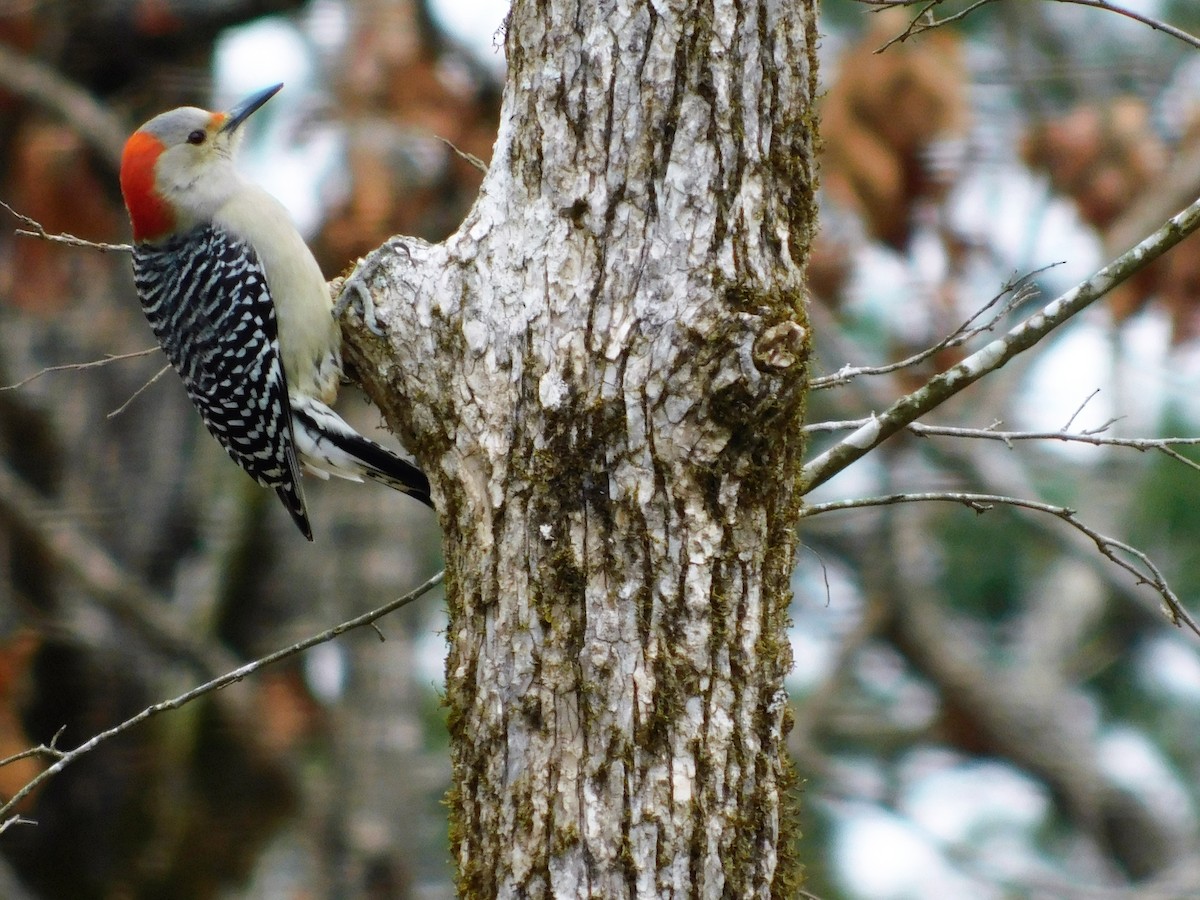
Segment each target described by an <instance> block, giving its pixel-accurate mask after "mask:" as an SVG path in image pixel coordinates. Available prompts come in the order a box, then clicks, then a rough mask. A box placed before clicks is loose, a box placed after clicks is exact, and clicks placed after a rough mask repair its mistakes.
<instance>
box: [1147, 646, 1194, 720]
mask: <svg viewBox="0 0 1200 900" xmlns="http://www.w3.org/2000/svg"><path fill="white" fill-rule="evenodd" d="M1137 663H1138V674H1139V676H1140V677H1141V680H1142V681H1143V682H1144V683H1145V684H1147V685H1149V686H1150V687H1151V688H1153V689H1155V690H1157V691H1161V692H1162V693H1164V694H1168V695H1170V696H1171V697H1173V698H1174V699H1176V700H1182V701H1184V702H1187V703H1190V704H1193V705H1194V704H1197V703H1200V655H1197V653H1196V649H1195V648H1194V647H1192V646H1190V645H1188V644H1186V643H1184V642H1183V641H1181V640H1179V639H1178V638H1177V637H1176V636H1175V635H1173V634H1172V635H1163V636H1160V637H1155V638H1152V639H1150V640H1148V641H1146V642H1144V643H1143V644H1142V646H1141V647H1140V648H1139V650H1138V654H1137Z"/></svg>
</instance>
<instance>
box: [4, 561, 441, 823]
mask: <svg viewBox="0 0 1200 900" xmlns="http://www.w3.org/2000/svg"><path fill="white" fill-rule="evenodd" d="M445 575H446V573H445V570H443V571H441V572H438V573H437V574H436V575H434V576H433V577H432V578H430V579H428V580H427V581H426V582H425V583H423V584H421V585H419V586H418V587H416V588H414V589H413V590H411V591H409V592H408V593H407V594H405V595H404V596H403V597H398V598H397V599H395V600H392V601H390V602H389V603H385V604H384V605H383V606H380V607H378V608H376V609H373V610H371V611H370V612H367V613H363V614H362V615H361V616H356V617H355V618H353V619H349V620H347V621H345V622H343V623H342V624H340V625H335V626H334V627H333V628H330V629H328V630H326V631H322V632H321V633H320V634H315V635H313V636H312V637H309V638H306V639H304V640H302V641H298V642H297V643H295V644H291V645H290V646H287V647H284V648H283V649H281V650H276V651H275V652H274V653H269V654H267V655H266V656H263V657H260V658H258V659H256V660H254V661H253V662H249V663H246V664H245V665H244V666H239V667H238V668H236V669H234V670H232V671H230V672H226V673H225V674H224V675H221V676H220V677H218V678H214V679H212V680H211V681H206V682H205V683H204V684H201V685H199V686H197V687H194V688H192V689H191V690H189V691H185V692H184V693H182V694H180V695H179V696H177V697H173V698H171V699H170V700H163V701H161V702H160V703H155V704H154V705H153V706H148V707H146V708H145V709H143V710H142V711H141V712H140V713H138V714H137V715H135V716H132V717H130V718H128V719H126V720H125V721H123V722H121V723H120V724H118V725H114V726H113V727H112V728H109V729H107V730H105V731H101V732H100V733H98V734H96V735H93V736H92V737H91V738H89V739H88V740H86V741H84V742H83V743H82V744H80V745H79V746H78V747H76V748H75V749H74V750H68V751H65V752H64V751H58V750H55V753H58V754H61V755H58V756H57V757H56V758H55V761H54V763H53V764H51V765H50V766H49V767H47V768H46V769H45V770H44V771H42V772H40V773H39V774H38V775H36V776H35V777H34V778H33V779H31V780H30V781H29V782H28V783H27V784H26V785H25V786H24V787H23V788H21V789H20V790H19V791H17V792H16V793H15V794H13V796H12V799H10V800H9V801H8V802H7V803H5V804H4V805H3V806H0V820H3V821H0V833H3V832H4V831H5V829H7V828H8V827H9V826H11V825H14V824H17V818H18V817H16V816H12V817H11V818H8V819H7V820H5V818H4V817H5V816H10V814H11V813H12V810H13V809H14V808H15V807H16V805H17V804H18V803H20V802H21V801H22V800H23V799H24V798H25V797H27V796H28V795H29V794H30V793H31V792H32V791H34V790H35V789H36V788H37V787H38V785H40V784H42V783H43V782H45V781H47V780H48V779H50V778H53V777H54V776H55V775H57V774H58V773H59V772H61V771H62V770H63V769H65V768H66V767H67V766H69V765H70V764H71V763H73V762H75V760H77V759H79V757H81V756H83V755H84V754H86V753H89V752H91V751H92V750H94V749H95V748H96V747H97V746H98V745H99V744H101V743H103V742H104V741H106V740H108V739H109V738H113V737H116V736H117V735H119V734H123V733H124V732H126V731H128V730H129V729H131V728H133V727H135V726H137V725H140V724H141V723H142V722H145V721H146V720H147V719H150V718H152V717H154V716H156V715H158V714H159V713H164V712H168V711H169V710H173V709H179V708H180V707H181V706H185V705H186V704H188V703H190V702H192V701H193V700H195V699H196V698H197V697H202V696H203V695H205V694H208V693H211V692H213V691H218V690H220V689H221V688H224V687H228V686H229V685H231V684H233V683H235V682H238V681H241V680H242V679H243V678H245V677H247V676H248V675H251V674H253V673H254V672H257V671H258V670H259V669H262V668H264V667H266V666H269V665H271V664H272V663H277V662H279V661H280V660H283V659H287V658H288V657H290V656H295V655H296V654H297V653H301V652H303V651H305V650H308V649H309V648H310V647H315V646H316V645H317V644H324V643H326V642H327V641H331V640H333V639H334V638H336V637H338V636H339V635H341V634H344V633H345V632H347V631H351V630H353V629H355V628H361V627H362V626H364V625H370V624H372V623H373V622H374V621H375V620H376V619H380V618H382V617H383V616H386V615H387V614H388V613H390V612H394V611H395V610H397V609H400V608H401V607H402V606H407V605H408V604H410V603H412V602H413V601H414V600H417V599H418V598H419V597H421V596H423V595H424V594H426V593H428V592H429V591H431V590H432V589H433V588H435V587H437V585H439V584H441V583H442V580H443V579H444V578H445ZM60 733H61V732H60ZM51 744H53V741H52V742H51Z"/></svg>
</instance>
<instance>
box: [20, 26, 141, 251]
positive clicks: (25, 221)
mask: <svg viewBox="0 0 1200 900" xmlns="http://www.w3.org/2000/svg"><path fill="white" fill-rule="evenodd" d="M2 51H3V47H2V46H0V52H2ZM0 206H3V207H4V208H5V209H7V210H8V211H9V212H10V213H12V214H13V215H14V216H16V217H17V218H18V219H19V220H20V221H21V224H22V225H24V226H25V227H24V228H18V229H17V230H16V233H17V234H19V235H23V236H24V237H35V238H41V239H42V240H44V241H53V242H54V243H56V244H66V245H67V246H68V247H87V248H89V249H91V250H99V251H100V252H101V253H110V252H120V253H129V252H131V251H132V250H133V246H132V245H130V244H105V243H103V242H99V241H89V240H86V239H85V238H81V237H76V236H75V235H73V234H66V233H62V234H50V232H48V231H46V228H45V226H43V225H42V223H41V222H39V221H37V220H36V219H31V218H30V217H29V216H26V215H24V214H22V213H19V212H17V211H16V210H15V209H13V208H12V207H11V206H9V205H8V204H7V203H5V202H4V201H3V200H0Z"/></svg>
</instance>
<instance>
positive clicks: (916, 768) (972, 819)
mask: <svg viewBox="0 0 1200 900" xmlns="http://www.w3.org/2000/svg"><path fill="white" fill-rule="evenodd" d="M905 765H906V766H907V767H908V768H909V770H910V771H909V773H908V774H911V775H915V776H918V777H916V778H914V780H913V781H912V783H911V784H910V785H909V786H908V787H907V788H906V789H905V790H904V792H903V794H902V796H901V798H900V801H899V806H900V809H901V811H903V812H907V813H909V815H910V816H911V817H912V820H913V821H914V822H916V823H917V824H918V825H920V826H921V827H922V828H923V829H925V830H926V831H928V832H929V833H930V834H931V835H934V836H936V837H938V838H940V839H941V840H943V841H946V842H947V843H948V844H953V845H960V844H966V843H970V842H973V841H974V840H976V839H977V838H978V837H980V835H981V834H982V833H984V832H1004V831H1006V832H1018V833H1022V834H1023V833H1025V832H1026V831H1027V830H1029V829H1035V828H1037V827H1039V826H1040V825H1041V823H1042V822H1043V821H1044V819H1045V818H1046V816H1047V814H1048V813H1049V812H1050V800H1049V797H1048V796H1047V794H1046V791H1045V790H1044V789H1043V788H1041V787H1040V786H1039V785H1038V784H1037V783H1036V782H1034V781H1033V780H1032V779H1030V778H1028V777H1026V776H1024V775H1022V774H1021V773H1020V772H1018V771H1017V770H1016V769H1014V768H1012V767H1011V766H1007V765H1004V764H1002V763H998V762H987V761H984V762H974V761H970V762H964V763H957V762H956V761H955V759H954V757H953V755H952V754H948V753H947V752H945V751H931V750H925V751H917V752H916V753H915V754H913V755H912V756H911V757H910V758H909V759H908V760H906V761H905ZM924 766H929V767H930V769H931V770H930V771H929V772H928V773H925V774H922V773H921V772H920V769H921V768H922V767H924Z"/></svg>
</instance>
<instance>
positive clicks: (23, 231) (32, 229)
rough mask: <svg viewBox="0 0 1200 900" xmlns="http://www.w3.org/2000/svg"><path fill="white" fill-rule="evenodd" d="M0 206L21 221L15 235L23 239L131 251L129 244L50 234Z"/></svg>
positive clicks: (64, 234)
mask: <svg viewBox="0 0 1200 900" xmlns="http://www.w3.org/2000/svg"><path fill="white" fill-rule="evenodd" d="M0 206H3V207H4V208H5V209H7V210H8V211H9V212H10V213H12V214H13V215H14V216H16V217H17V218H18V219H20V220H21V224H22V225H24V226H25V227H24V228H18V229H17V230H16V233H17V234H19V235H22V236H24V237H35V238H41V239H42V240H44V241H53V242H54V243H56V244H66V245H67V246H68V247H87V248H89V249H91V250H99V251H100V252H101V253H110V252H113V253H117V252H119V253H129V252H131V251H132V250H133V246H132V245H131V244H105V243H103V242H101V241H89V240H87V239H86V238H81V237H76V236H75V235H73V234H67V233H66V232H60V233H59V234H51V233H50V232H48V231H47V230H46V228H45V226H44V225H42V223H41V222H39V221H38V220H37V219H31V218H30V217H29V216H27V215H24V214H23V213H19V212H17V211H16V210H15V209H13V208H12V207H11V206H9V205H8V204H7V203H5V202H4V201H3V200H0Z"/></svg>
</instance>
